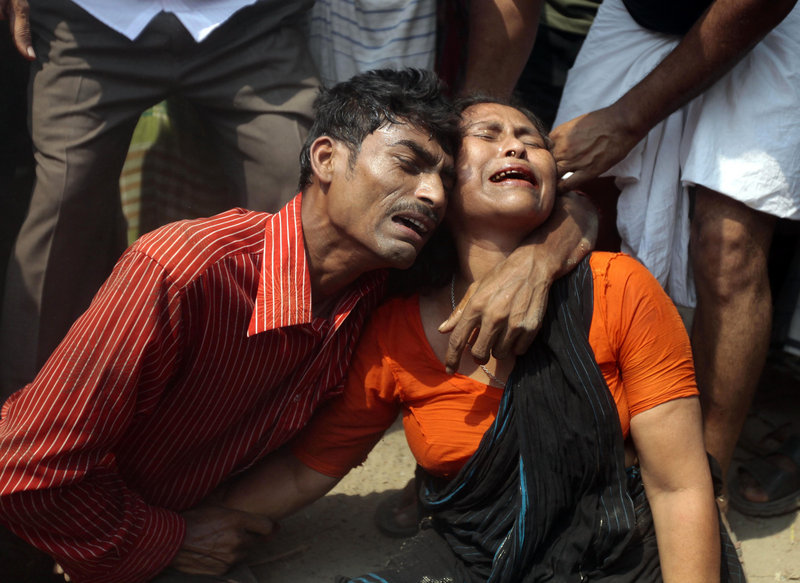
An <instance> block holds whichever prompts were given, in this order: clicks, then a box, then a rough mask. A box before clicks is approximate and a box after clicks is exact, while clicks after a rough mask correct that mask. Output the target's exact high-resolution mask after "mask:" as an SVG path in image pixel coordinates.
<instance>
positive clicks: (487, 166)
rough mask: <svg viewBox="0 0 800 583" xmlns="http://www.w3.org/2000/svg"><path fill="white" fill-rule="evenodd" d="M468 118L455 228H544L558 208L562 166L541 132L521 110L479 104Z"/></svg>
mask: <svg viewBox="0 0 800 583" xmlns="http://www.w3.org/2000/svg"><path fill="white" fill-rule="evenodd" d="M462 119H463V121H462V134H463V138H462V142H461V149H460V150H459V153H458V159H457V160H456V188H455V192H454V194H453V196H452V197H451V201H450V203H449V206H448V211H447V213H448V217H450V219H451V220H454V222H452V223H451V224H454V225H458V224H465V225H466V224H469V223H468V221H469V219H477V220H478V221H483V222H491V221H492V219H497V220H498V225H501V226H503V227H504V228H513V226H514V225H515V224H519V225H520V226H522V227H524V228H526V229H527V230H530V229H533V228H535V227H537V226H538V225H540V224H541V223H542V222H543V221H544V220H545V219H546V218H547V217H548V216H549V214H550V211H551V209H552V206H553V200H554V198H555V194H556V163H555V159H554V158H553V155H552V154H551V153H550V151H549V150H548V149H547V147H546V146H545V142H544V139H543V138H542V136H541V135H540V134H539V131H538V130H537V129H536V127H535V126H534V125H533V123H532V122H531V121H530V120H529V119H528V118H527V116H525V114H523V113H522V112H521V111H519V110H518V109H515V108H513V107H509V106H506V105H500V104H498V103H479V104H477V105H473V106H471V107H469V108H467V109H466V110H465V111H464V112H463V114H462ZM465 221H466V223H465Z"/></svg>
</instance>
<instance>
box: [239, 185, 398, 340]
mask: <svg viewBox="0 0 800 583" xmlns="http://www.w3.org/2000/svg"><path fill="white" fill-rule="evenodd" d="M302 196H303V194H302V193H300V194H298V195H297V196H295V197H294V198H293V199H292V200H291V201H290V202H289V203H288V204H287V205H286V206H284V207H283V208H282V209H281V210H280V211H278V212H277V213H275V214H274V215H272V216H271V217H270V218H269V220H268V221H267V223H266V226H265V233H264V254H263V256H262V258H261V276H260V280H259V283H258V291H257V292H256V302H255V308H254V309H253V315H252V316H251V318H250V325H249V326H248V328H247V335H248V336H253V335H255V334H259V333H261V332H265V331H267V330H274V329H277V328H282V327H285V326H294V325H297V324H310V323H312V320H313V316H312V313H311V275H310V273H309V271H308V262H307V258H306V248H305V242H304V239H303V224H302V221H301V213H300V209H301V203H302ZM385 279H386V272H385V270H377V271H374V272H368V273H365V274H363V275H362V276H361V277H359V278H358V279H357V280H356V281H355V282H353V283H352V284H351V285H350V286H348V287H347V288H346V289H345V290H343V291H342V293H341V295H340V297H339V301H338V302H337V306H336V308H335V309H334V313H333V315H332V320H333V322H332V323H333V325H334V328H338V327H339V326H340V325H341V323H342V322H343V321H344V320H345V319H346V318H347V316H348V315H349V314H350V312H351V311H352V310H353V309H354V308H355V306H356V304H358V302H359V301H360V300H361V299H362V298H364V297H367V296H369V297H375V298H377V297H380V296H381V295H382V293H383V288H384V282H385Z"/></svg>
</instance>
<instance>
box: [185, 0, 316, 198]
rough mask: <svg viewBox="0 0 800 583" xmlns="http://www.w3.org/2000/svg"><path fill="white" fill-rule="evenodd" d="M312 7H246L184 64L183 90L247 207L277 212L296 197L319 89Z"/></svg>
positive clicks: (304, 5)
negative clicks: (309, 20) (311, 41)
mask: <svg viewBox="0 0 800 583" xmlns="http://www.w3.org/2000/svg"><path fill="white" fill-rule="evenodd" d="M311 4H313V3H309V2H295V3H290V4H288V5H287V8H285V9H284V11H283V12H282V13H277V11H276V10H275V8H274V7H270V6H273V5H272V4H271V3H261V4H259V3H256V4H254V5H253V6H250V7H247V8H244V9H242V10H241V11H239V12H238V13H236V14H235V15H234V16H233V17H231V19H230V20H229V21H228V22H226V23H225V24H223V25H222V26H220V27H219V28H218V29H217V30H215V31H214V32H213V33H211V35H209V37H208V39H206V40H205V41H203V43H202V45H201V46H202V53H200V54H198V55H196V56H194V57H193V58H192V59H189V60H187V62H186V67H187V75H186V77H185V81H184V86H183V93H184V95H185V96H186V97H187V98H189V99H190V100H191V101H192V102H193V103H194V104H195V105H196V106H197V107H198V110H199V112H200V114H201V116H202V117H203V118H204V119H206V120H207V121H208V122H210V125H211V127H212V129H213V130H214V132H215V134H216V137H218V138H219V139H218V140H216V144H215V145H216V146H217V149H218V151H219V153H220V159H221V161H222V163H223V166H224V169H225V174H226V177H227V178H228V180H230V181H231V183H232V184H231V186H232V190H233V192H234V193H236V194H237V196H238V202H237V204H239V205H241V206H245V207H247V208H250V209H253V210H261V211H270V212H274V211H277V210H278V209H279V208H280V207H281V206H283V204H285V203H286V202H288V201H289V200H290V199H291V198H292V197H293V196H294V195H295V194H297V192H298V189H297V181H298V177H299V170H300V164H299V154H300V150H301V148H302V146H303V143H304V141H305V137H306V135H307V133H308V129H309V128H310V127H311V123H312V121H313V102H314V99H315V98H316V96H317V92H318V88H319V81H318V79H317V71H316V67H315V66H314V63H313V61H312V59H311V55H310V53H309V50H308V39H307V38H306V35H305V28H304V26H305V18H306V15H307V11H308V10H309V8H310V6H311ZM287 9H288V13H287Z"/></svg>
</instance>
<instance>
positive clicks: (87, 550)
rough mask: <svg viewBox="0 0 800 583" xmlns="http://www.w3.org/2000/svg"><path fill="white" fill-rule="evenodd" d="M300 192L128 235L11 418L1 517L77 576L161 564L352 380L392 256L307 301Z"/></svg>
mask: <svg viewBox="0 0 800 583" xmlns="http://www.w3.org/2000/svg"><path fill="white" fill-rule="evenodd" d="M300 205H301V197H300V195H298V196H297V197H296V198H295V199H294V200H293V201H292V202H290V203H289V204H288V205H287V206H286V207H284V209H283V210H281V211H280V212H279V213H277V214H275V215H269V214H265V213H256V212H250V211H244V210H242V209H234V210H232V211H228V212H226V213H223V214H221V215H218V216H216V217H213V218H211V219H198V220H192V221H183V222H179V223H173V224H170V225H167V226H166V227H164V228H162V229H159V230H157V231H154V232H153V233H151V234H149V235H147V236H145V237H143V238H142V239H140V240H139V241H138V242H137V243H136V244H135V245H134V246H133V247H132V248H131V249H129V250H128V252H126V254H125V255H124V256H123V257H122V259H121V260H120V262H119V263H118V264H117V266H116V268H115V269H114V272H113V274H112V275H111V277H110V278H109V279H108V281H107V282H106V283H105V284H104V285H103V287H102V289H101V290H100V292H99V293H98V295H97V296H96V297H95V299H94V301H93V303H92V305H91V306H90V308H89V310H88V311H87V312H86V313H85V314H84V315H83V316H82V317H81V318H80V319H79V320H78V321H77V322H76V323H75V325H74V326H73V328H72V329H71V330H70V332H69V334H68V335H67V337H66V339H65V340H64V342H62V344H61V345H60V346H59V347H58V349H57V350H56V351H55V352H54V353H53V355H52V356H51V358H50V360H49V361H48V363H47V364H46V365H45V367H44V368H43V370H42V371H41V373H40V374H39V376H38V377H37V378H36V379H35V381H34V382H33V383H32V384H31V385H28V386H27V387H26V388H25V389H23V390H22V391H20V392H17V393H15V394H14V395H12V396H11V397H10V398H9V400H8V401H7V402H6V403H5V405H4V407H3V409H2V418H0V519H1V520H2V521H3V522H4V523H6V524H7V525H8V526H9V527H10V528H11V529H12V530H13V531H14V532H16V533H17V534H19V535H20V536H22V537H23V538H25V539H26V540H28V541H30V542H31V543H33V544H35V545H36V546H37V547H39V548H41V549H43V550H45V551H47V552H49V553H50V554H52V555H53V556H54V557H55V558H56V559H57V560H58V562H59V563H60V564H61V565H63V566H64V567H65V569H66V571H67V572H68V573H69V574H70V575H71V577H72V580H73V581H76V582H81V581H97V582H100V581H103V582H105V581H108V582H111V581H114V582H122V581H142V580H148V579H150V578H151V577H152V576H153V575H155V574H156V573H157V572H158V571H160V570H161V569H162V568H163V567H164V566H166V565H167V564H168V563H169V562H170V560H171V558H172V556H173V555H174V553H175V552H176V550H177V548H178V547H179V545H180V543H181V541H182V538H183V534H184V525H183V521H182V519H181V518H180V517H179V515H178V514H176V512H179V511H181V510H183V509H186V508H188V507H190V506H192V505H194V504H196V503H197V502H198V501H200V500H201V499H202V498H203V497H205V496H206V495H207V494H208V493H209V492H211V491H212V490H213V489H214V488H215V487H216V486H217V485H218V484H220V482H222V481H223V480H224V479H225V478H226V477H228V476H230V475H231V474H233V473H237V472H240V471H242V470H243V469H244V468H246V467H248V466H249V465H251V464H252V463H254V462H255V461H256V460H258V459H259V458H261V457H262V456H263V455H265V454H266V453H268V452H270V451H272V450H274V449H275V448H276V447H278V446H279V445H281V444H283V443H284V442H286V441H287V440H288V439H289V438H290V437H291V436H292V435H294V433H295V432H296V431H297V430H298V429H299V428H300V427H302V426H303V425H304V424H305V423H306V421H307V420H308V418H309V416H310V415H311V412H312V411H313V409H314V408H315V407H316V406H317V405H318V404H319V403H320V401H321V400H323V399H325V398H327V397H329V396H331V395H332V394H333V393H335V392H336V391H337V390H338V389H339V385H340V383H341V380H342V377H343V374H344V371H345V368H346V366H347V364H348V362H349V360H350V355H351V353H352V349H353V346H354V343H355V341H356V339H357V336H358V334H359V332H360V329H361V326H362V324H363V321H364V319H365V316H366V314H367V313H368V312H369V311H370V310H371V309H372V308H373V307H374V305H375V303H376V301H377V298H378V295H379V294H380V293H381V291H382V287H383V285H382V279H383V274H382V273H371V274H366V275H365V276H362V278H361V279H360V280H358V281H357V282H355V284H353V285H352V286H351V287H350V288H348V289H346V290H345V291H344V292H343V293H342V295H341V297H340V300H339V302H338V304H337V306H336V307H335V308H334V310H333V312H332V313H333V315H332V316H331V317H330V318H329V319H319V318H314V317H312V314H311V291H310V285H309V275H308V270H307V267H306V265H305V251H304V245H303V234H302V229H301V224H300Z"/></svg>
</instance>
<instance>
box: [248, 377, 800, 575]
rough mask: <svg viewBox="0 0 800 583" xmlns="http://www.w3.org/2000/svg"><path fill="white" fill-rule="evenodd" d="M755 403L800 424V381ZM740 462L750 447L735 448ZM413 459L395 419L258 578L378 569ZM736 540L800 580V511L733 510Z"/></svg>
mask: <svg viewBox="0 0 800 583" xmlns="http://www.w3.org/2000/svg"><path fill="white" fill-rule="evenodd" d="M763 384H765V385H768V386H764V387H762V389H763V390H762V391H761V393H760V398H759V399H758V400H757V403H756V406H757V407H758V408H760V409H762V410H770V411H772V412H773V413H775V412H777V414H778V415H781V416H783V417H785V418H787V419H789V420H791V421H793V422H794V424H795V428H796V429H797V430H800V381H798V378H797V377H796V376H792V375H788V376H787V375H785V374H784V375H780V374H779V375H777V377H776V376H775V375H774V374H773V375H769V377H768V378H766V379H765V382H764V383H763ZM737 452H738V455H737V460H739V461H740V462H741V461H742V460H744V459H746V457H747V455H748V454H747V453H746V452H744V451H739V450H737ZM413 469H414V460H413V457H412V456H411V453H410V452H409V450H408V447H407V446H406V443H405V438H404V436H403V432H402V428H401V427H400V425H399V423H396V424H395V425H394V426H393V427H392V429H391V430H390V431H388V432H387V434H386V435H385V436H384V438H383V439H382V440H381V441H380V443H379V444H378V445H377V446H376V448H375V449H374V450H373V452H372V453H371V454H370V456H369V458H368V460H367V462H366V463H365V464H364V466H362V467H359V468H356V469H355V470H353V471H352V472H350V474H349V475H348V476H347V477H345V479H344V480H342V481H341V482H340V483H339V485H338V486H337V487H336V488H335V489H334V490H332V491H331V492H330V493H329V494H328V495H327V496H325V497H324V498H323V499H321V500H319V501H318V502H316V503H315V504H313V505H311V506H310V507H308V508H307V509H305V510H303V511H301V512H300V513H298V514H296V515H295V516H292V517H290V518H289V519H287V520H286V521H284V523H283V524H282V528H281V531H280V533H279V534H278V535H277V536H276V537H275V539H274V540H273V541H271V542H270V543H269V545H268V546H267V547H265V548H264V549H262V550H261V551H259V553H258V554H257V556H255V557H254V561H255V562H254V563H253V571H254V572H255V573H256V575H257V576H258V578H259V581H260V583H289V582H291V583H321V582H328V583H329V582H331V581H333V577H334V576H335V575H337V574H342V575H351V576H356V575H361V574H364V573H367V572H369V571H370V570H373V569H377V568H380V567H382V566H383V565H384V563H385V561H386V559H387V558H388V557H389V556H390V555H391V554H392V553H393V552H394V551H396V550H397V549H398V548H399V546H400V544H401V541H399V540H398V539H392V538H389V537H386V536H384V535H382V534H381V533H380V531H379V530H378V529H377V528H376V527H375V525H374V523H373V515H374V512H375V507H376V506H377V504H378V503H379V502H380V501H381V500H382V499H383V498H384V497H385V496H387V495H388V493H391V492H393V491H397V490H399V489H400V488H402V487H403V486H404V485H405V484H406V482H407V481H408V479H409V478H410V477H411V476H412V474H413ZM728 517H729V521H730V524H731V528H732V529H733V531H734V534H735V535H736V537H737V538H738V539H739V542H740V543H741V548H742V557H743V562H744V568H745V573H746V574H747V577H748V580H749V581H750V582H751V583H766V582H768V581H770V582H772V581H800V513H798V512H794V513H792V514H787V515H784V516H780V517H774V518H768V519H764V518H750V517H746V516H743V515H741V514H740V513H738V512H736V511H735V510H731V511H730V512H729V514H728Z"/></svg>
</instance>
